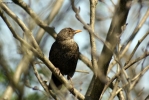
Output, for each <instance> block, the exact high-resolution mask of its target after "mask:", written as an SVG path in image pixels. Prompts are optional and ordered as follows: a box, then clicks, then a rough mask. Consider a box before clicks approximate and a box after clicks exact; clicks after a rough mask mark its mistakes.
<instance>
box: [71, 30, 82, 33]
mask: <svg viewBox="0 0 149 100" xmlns="http://www.w3.org/2000/svg"><path fill="white" fill-rule="evenodd" d="M79 32H82V31H81V30H74V32H73V33H74V34H76V33H79Z"/></svg>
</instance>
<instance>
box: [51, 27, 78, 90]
mask: <svg viewBox="0 0 149 100" xmlns="http://www.w3.org/2000/svg"><path fill="white" fill-rule="evenodd" d="M79 32H81V31H80V30H73V29H71V28H64V29H62V30H61V31H60V32H59V34H58V35H57V38H56V41H55V42H54V43H53V45H52V47H51V50H50V53H49V60H50V61H51V62H52V63H53V65H54V66H55V67H56V68H58V69H59V70H60V72H61V74H62V75H67V79H68V80H69V79H71V77H72V76H73V75H74V72H75V69H76V65H77V61H78V58H79V47H78V45H77V43H76V42H75V41H74V39H73V37H74V35H75V34H76V33H79ZM51 79H52V80H53V82H54V84H55V85H56V87H60V86H61V85H62V83H61V82H60V81H59V79H57V78H56V77H55V75H54V74H52V77H51ZM49 88H50V85H49Z"/></svg>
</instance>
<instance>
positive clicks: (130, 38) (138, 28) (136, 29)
mask: <svg viewBox="0 0 149 100" xmlns="http://www.w3.org/2000/svg"><path fill="white" fill-rule="evenodd" d="M148 16H149V8H148V11H147V12H146V14H145V15H144V17H143V18H142V20H141V22H140V23H139V25H138V27H136V28H135V30H134V32H133V33H132V35H131V36H130V37H129V39H128V40H127V43H128V44H129V43H130V42H131V41H132V39H133V38H134V37H135V35H136V34H137V32H138V31H139V30H140V28H141V27H142V26H143V24H144V23H145V21H146V19H147V18H148ZM148 34H149V32H148V33H146V34H145V35H144V36H143V37H142V39H140V41H138V43H137V45H136V47H135V48H134V49H133V52H132V53H131V54H130V56H129V57H128V60H127V61H126V64H127V63H129V61H130V60H131V58H132V57H133V55H134V53H135V51H136V50H137V48H138V46H139V45H140V43H141V42H142V41H143V40H144V39H145V38H146V36H147V35H148Z"/></svg>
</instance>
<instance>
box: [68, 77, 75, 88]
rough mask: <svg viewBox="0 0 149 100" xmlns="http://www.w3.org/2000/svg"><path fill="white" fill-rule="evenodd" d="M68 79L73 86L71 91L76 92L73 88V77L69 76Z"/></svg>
mask: <svg viewBox="0 0 149 100" xmlns="http://www.w3.org/2000/svg"><path fill="white" fill-rule="evenodd" d="M67 79H68V80H70V84H71V85H72V89H71V91H74V86H73V83H72V79H71V77H70V76H67Z"/></svg>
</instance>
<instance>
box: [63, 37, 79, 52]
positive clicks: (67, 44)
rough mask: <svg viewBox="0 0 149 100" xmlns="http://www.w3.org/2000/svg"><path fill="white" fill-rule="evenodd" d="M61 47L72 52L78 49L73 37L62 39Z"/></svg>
mask: <svg viewBox="0 0 149 100" xmlns="http://www.w3.org/2000/svg"><path fill="white" fill-rule="evenodd" d="M61 47H62V49H63V50H67V51H71V52H72V53H73V51H74V52H76V50H78V45H77V43H76V42H75V41H74V40H73V39H70V40H65V41H62V42H61Z"/></svg>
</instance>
